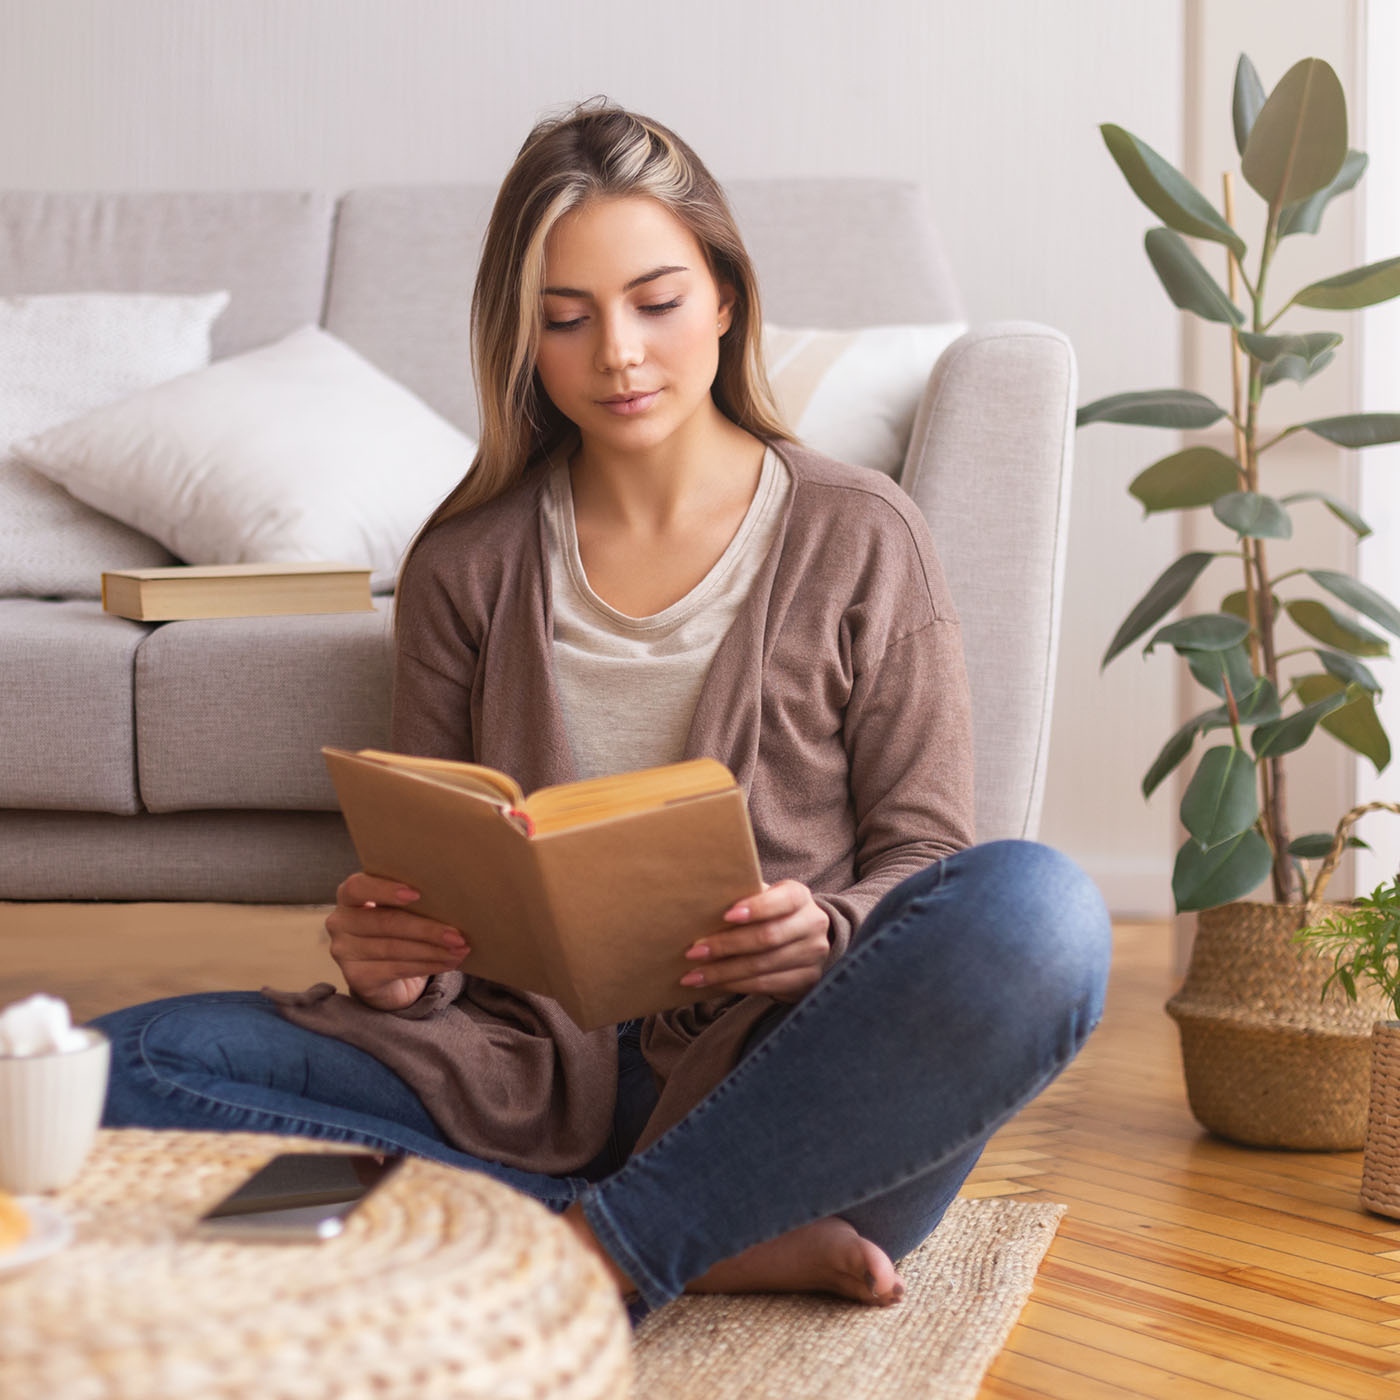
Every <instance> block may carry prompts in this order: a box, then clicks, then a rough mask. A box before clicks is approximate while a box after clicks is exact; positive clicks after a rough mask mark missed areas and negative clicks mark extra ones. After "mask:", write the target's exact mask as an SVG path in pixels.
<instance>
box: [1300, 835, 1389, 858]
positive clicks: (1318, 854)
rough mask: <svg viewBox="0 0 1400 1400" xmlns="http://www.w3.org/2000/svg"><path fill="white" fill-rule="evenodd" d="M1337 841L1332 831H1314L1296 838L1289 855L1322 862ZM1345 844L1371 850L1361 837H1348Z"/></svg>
mask: <svg viewBox="0 0 1400 1400" xmlns="http://www.w3.org/2000/svg"><path fill="white" fill-rule="evenodd" d="M1336 839H1337V838H1336V835H1335V834H1334V833H1333V832H1330V831H1314V832H1312V833H1311V834H1309V835H1307V836H1295V837H1294V838H1293V840H1291V841H1290V842H1289V843H1288V854H1289V855H1291V856H1298V857H1299V858H1300V859H1302V860H1321V859H1322V857H1323V856H1325V855H1326V854H1327V853H1328V852H1329V851H1330V850H1331V849H1332V845H1333V843H1334V842H1335V841H1336ZM1343 844H1344V845H1346V846H1357V847H1360V848H1361V849H1362V850H1365V851H1369V850H1370V849H1371V848H1370V847H1369V846H1368V845H1367V844H1366V843H1365V842H1364V841H1363V840H1362V839H1361V838H1360V837H1359V836H1348V837H1347V839H1346V841H1345V842H1344V843H1343Z"/></svg>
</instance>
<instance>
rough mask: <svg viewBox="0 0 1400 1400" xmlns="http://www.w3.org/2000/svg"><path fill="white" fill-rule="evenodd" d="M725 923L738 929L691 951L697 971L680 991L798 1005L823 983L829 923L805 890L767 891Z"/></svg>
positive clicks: (790, 884) (781, 885) (786, 885)
mask: <svg viewBox="0 0 1400 1400" xmlns="http://www.w3.org/2000/svg"><path fill="white" fill-rule="evenodd" d="M724 917H725V920H726V922H728V923H730V924H732V925H735V927H733V928H732V929H726V930H725V931H724V932H722V933H715V934H709V935H707V936H706V937H704V938H701V939H699V940H697V941H696V942H695V943H694V944H693V945H692V946H691V947H690V948H689V949H688V950H687V952H686V957H687V958H689V959H691V960H692V961H694V962H695V964H696V969H695V971H694V972H689V973H687V974H686V975H685V976H684V977H683V978H682V979H681V985H682V986H686V987H697V986H703V987H713V988H714V989H715V993H716V994H717V995H721V996H723V995H725V994H727V993H730V992H745V993H757V994H759V995H761V996H767V997H773V998H774V999H775V1000H776V1001H786V1002H795V1001H800V1000H801V999H802V998H803V996H805V995H806V994H807V993H808V992H809V991H811V989H812V988H813V987H815V986H816V985H817V983H818V981H820V980H821V975H822V964H823V963H824V962H825V961H826V959H827V957H828V956H829V954H830V953H831V937H830V929H831V920H830V919H829V918H828V917H827V913H826V911H825V910H824V909H823V908H822V907H821V906H820V905H819V904H817V903H816V901H815V900H814V899H813V898H812V891H811V890H809V889H808V888H807V886H806V885H804V884H801V883H800V882H799V881H797V880H780V881H779V882H778V883H777V884H776V885H764V887H763V892H762V893H761V894H756V895H753V896H751V897H750V898H748V899H741V900H740V901H739V902H738V903H737V904H735V905H734V906H733V907H732V908H730V909H729V910H727V911H726V912H725V915H724ZM701 949H704V950H706V951H705V952H704V953H703V954H702V953H701V952H700V950H701Z"/></svg>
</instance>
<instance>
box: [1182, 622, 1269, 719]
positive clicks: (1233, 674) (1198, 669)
mask: <svg viewBox="0 0 1400 1400" xmlns="http://www.w3.org/2000/svg"><path fill="white" fill-rule="evenodd" d="M1231 616H1234V614H1233V613H1232V614H1231ZM1185 656H1186V664H1187V665H1188V666H1189V667H1190V668H1191V674H1192V675H1193V676H1195V678H1196V679H1197V680H1198V681H1200V683H1201V684H1202V685H1203V686H1205V688H1206V689H1207V690H1209V691H1211V692H1212V693H1213V694H1215V695H1218V696H1219V697H1220V698H1221V699H1222V700H1223V699H1224V698H1225V682H1226V680H1227V679H1228V681H1229V683H1230V694H1231V695H1233V696H1234V697H1235V699H1236V701H1238V700H1239V698H1240V696H1242V695H1248V694H1249V692H1250V691H1251V690H1253V689H1254V687H1255V684H1256V682H1257V680H1258V678H1257V677H1256V676H1255V674H1254V670H1253V668H1252V667H1251V666H1250V664H1249V654H1248V653H1247V652H1246V651H1245V649H1244V646H1243V645H1241V644H1237V645H1235V646H1232V647H1225V648H1223V649H1222V650H1220V651H1188V652H1186V653H1185Z"/></svg>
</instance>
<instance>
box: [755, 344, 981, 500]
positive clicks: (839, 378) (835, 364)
mask: <svg viewBox="0 0 1400 1400" xmlns="http://www.w3.org/2000/svg"><path fill="white" fill-rule="evenodd" d="M966 330H967V326H966V324H965V323H964V322H962V321H946V322H944V323H942V324H941V325H936V326H865V327H862V328H860V329H859V330H849V331H826V330H793V329H789V328H787V327H783V326H775V325H774V324H773V323H772V322H771V321H770V322H768V323H767V324H766V325H765V326H764V327H763V355H764V359H765V361H766V362H767V366H768V382H769V384H770V385H771V386H772V388H773V394H774V397H775V398H776V399H777V401H778V409H779V411H780V412H781V413H782V415H783V420H784V421H785V422H786V423H787V425H788V427H789V428H791V429H792V430H793V432H795V433H796V434H797V436H798V437H799V438H801V439H802V441H803V442H805V443H806V444H807V445H808V446H809V447H815V448H816V449H817V451H818V452H825V453H826V455H827V456H828V457H835V458H836V459H837V461H840V462H854V463H856V465H858V466H862V467H872V468H874V470H876V471H879V472H884V474H885V475H886V476H889V477H897V476H898V475H899V471H900V468H901V467H902V466H903V465H904V455H905V453H906V452H907V451H908V449H909V434H910V431H911V429H912V428H913V426H914V415H915V413H916V412H917V411H918V407H919V401H920V400H921V399H922V398H923V396H924V390H925V389H926V388H927V387H928V381H929V376H930V375H931V374H932V373H933V367H934V365H935V364H936V363H937V362H938V357H939V356H940V355H941V354H942V353H943V352H944V351H945V350H946V349H947V348H948V347H949V346H950V345H951V344H952V343H953V342H954V341H955V340H956V339H957V338H958V337H959V336H960V335H962V334H963V332H964V331H966Z"/></svg>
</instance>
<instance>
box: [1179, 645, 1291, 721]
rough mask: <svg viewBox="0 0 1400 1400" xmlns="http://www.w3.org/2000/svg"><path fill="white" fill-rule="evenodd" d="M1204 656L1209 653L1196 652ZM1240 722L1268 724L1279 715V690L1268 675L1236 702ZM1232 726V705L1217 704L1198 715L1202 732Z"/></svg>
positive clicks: (1197, 719) (1197, 718)
mask: <svg viewBox="0 0 1400 1400" xmlns="http://www.w3.org/2000/svg"><path fill="white" fill-rule="evenodd" d="M1195 654H1196V655H1199V656H1204V655H1206V654H1207V653H1205V652H1198V653H1195ZM1235 709H1236V711H1237V712H1238V714H1239V719H1240V724H1241V725H1244V726H1249V725H1255V724H1268V723H1270V722H1271V721H1273V720H1276V719H1277V718H1278V717H1279V703H1278V691H1276V690H1275V689H1274V683H1273V682H1272V681H1271V680H1269V679H1268V678H1267V677H1261V678H1260V679H1259V680H1258V681H1256V682H1255V684H1254V686H1253V688H1252V689H1249V690H1246V691H1245V693H1244V694H1243V695H1242V696H1240V697H1239V698H1238V699H1237V700H1236V702H1235ZM1230 726H1231V720H1230V707H1229V706H1228V705H1215V706H1213V707H1212V708H1211V709H1209V710H1206V711H1204V712H1203V713H1201V714H1199V715H1197V716H1196V728H1197V729H1198V730H1200V732H1201V733H1202V734H1204V733H1206V732H1207V731H1208V730H1211V729H1229V728H1230Z"/></svg>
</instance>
